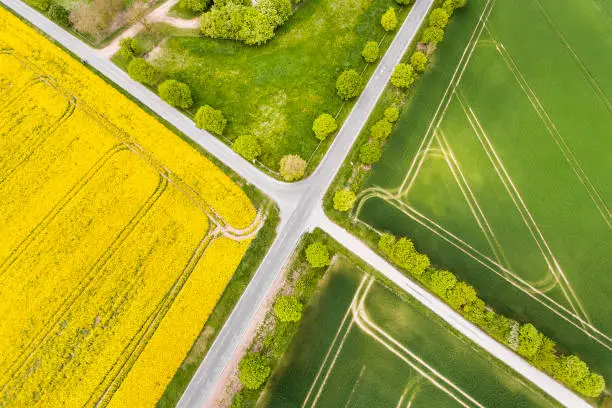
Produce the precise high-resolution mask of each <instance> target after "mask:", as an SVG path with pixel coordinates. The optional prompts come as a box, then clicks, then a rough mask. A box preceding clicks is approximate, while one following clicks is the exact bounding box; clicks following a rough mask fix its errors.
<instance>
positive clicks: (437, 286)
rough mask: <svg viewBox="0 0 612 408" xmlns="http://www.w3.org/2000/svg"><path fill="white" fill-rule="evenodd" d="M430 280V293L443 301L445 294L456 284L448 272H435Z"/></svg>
mask: <svg viewBox="0 0 612 408" xmlns="http://www.w3.org/2000/svg"><path fill="white" fill-rule="evenodd" d="M430 280H431V283H430V289H431V291H432V292H433V293H435V294H436V295H438V296H440V297H441V298H443V299H444V298H446V292H447V291H449V290H450V289H452V288H454V287H455V285H456V284H457V278H456V277H455V275H454V274H453V273H452V272H449V271H435V272H434V273H432V274H431V277H430Z"/></svg>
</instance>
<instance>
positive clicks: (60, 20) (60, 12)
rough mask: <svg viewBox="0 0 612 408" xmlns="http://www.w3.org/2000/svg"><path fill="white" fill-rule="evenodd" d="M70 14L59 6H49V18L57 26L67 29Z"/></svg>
mask: <svg viewBox="0 0 612 408" xmlns="http://www.w3.org/2000/svg"><path fill="white" fill-rule="evenodd" d="M69 17H70V12H69V11H68V10H66V9H65V8H64V7H62V6H61V5H59V4H55V3H54V4H51V7H49V18H50V19H51V20H53V21H55V22H56V23H57V24H59V25H61V26H64V27H67V26H69V25H70V18H69Z"/></svg>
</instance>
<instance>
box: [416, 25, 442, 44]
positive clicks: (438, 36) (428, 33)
mask: <svg viewBox="0 0 612 408" xmlns="http://www.w3.org/2000/svg"><path fill="white" fill-rule="evenodd" d="M443 39H444V30H442V29H440V28H438V27H427V28H426V29H425V30H424V31H423V36H422V37H421V42H423V43H426V44H434V45H435V44H438V43H439V42H440V41H442V40H443Z"/></svg>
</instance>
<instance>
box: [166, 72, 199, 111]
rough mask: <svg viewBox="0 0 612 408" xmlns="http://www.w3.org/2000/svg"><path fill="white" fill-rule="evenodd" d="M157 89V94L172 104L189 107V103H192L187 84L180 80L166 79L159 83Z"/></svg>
mask: <svg viewBox="0 0 612 408" xmlns="http://www.w3.org/2000/svg"><path fill="white" fill-rule="evenodd" d="M157 91H158V92H159V96H160V97H161V98H162V99H163V100H164V101H166V102H168V104H170V105H172V106H178V107H179V108H182V109H189V108H190V107H191V105H193V99H191V89H189V85H187V84H184V83H182V82H179V81H176V80H174V79H168V80H166V81H164V82H162V83H161V84H160V85H159V87H158V88H157Z"/></svg>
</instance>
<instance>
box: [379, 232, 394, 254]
mask: <svg viewBox="0 0 612 408" xmlns="http://www.w3.org/2000/svg"><path fill="white" fill-rule="evenodd" d="M394 247H395V236H393V235H392V234H389V233H387V232H385V233H383V234H382V235H381V236H380V239H379V240H378V249H380V250H381V251H382V252H383V253H384V254H385V255H387V256H388V257H389V258H391V256H392V255H393V248H394Z"/></svg>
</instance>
